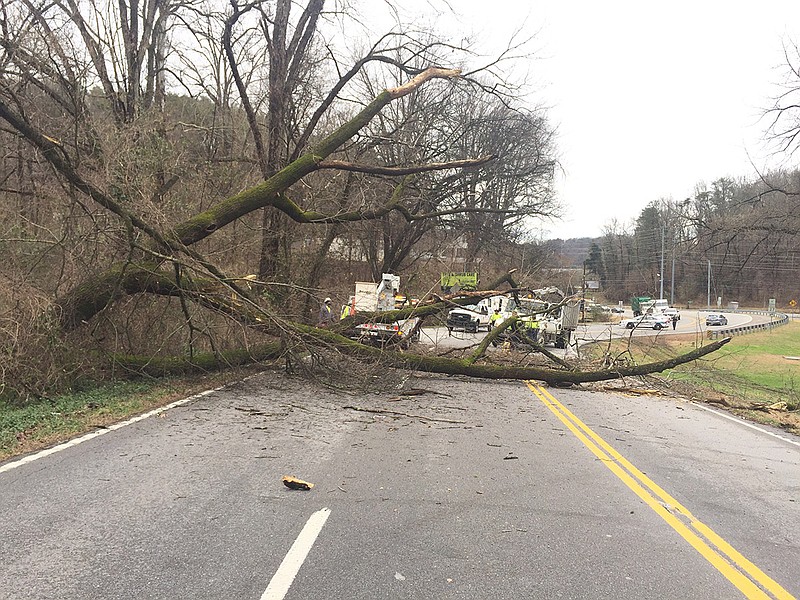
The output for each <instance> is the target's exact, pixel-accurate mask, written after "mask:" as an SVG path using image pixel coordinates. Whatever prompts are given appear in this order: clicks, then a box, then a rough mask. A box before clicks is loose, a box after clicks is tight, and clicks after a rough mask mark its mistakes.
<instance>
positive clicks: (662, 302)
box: [653, 298, 669, 313]
mask: <svg viewBox="0 0 800 600" xmlns="http://www.w3.org/2000/svg"><path fill="white" fill-rule="evenodd" d="M665 308H669V302H668V301H667V300H666V299H665V298H660V299H658V300H656V301H655V303H654V304H653V312H654V313H663V312H664V309H665Z"/></svg>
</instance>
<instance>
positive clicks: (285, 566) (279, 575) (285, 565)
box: [261, 508, 331, 600]
mask: <svg viewBox="0 0 800 600" xmlns="http://www.w3.org/2000/svg"><path fill="white" fill-rule="evenodd" d="M330 514H331V509H330V508H323V509H320V510H318V511H317V512H315V513H314V514H313V515H311V516H310V517H309V518H308V521H306V524H305V527H303V530H302V531H301V532H300V535H298V536H297V539H296V540H295V541H294V544H292V547H291V548H289V552H288V553H287V554H286V556H285V557H284V558H283V562H281V566H280V567H278V570H277V571H275V575H273V576H272V579H270V581H269V585H268V586H267V589H266V590H264V593H263V594H262V595H261V600H283V598H284V596H286V592H288V591H289V588H290V587H291V585H292V582H293V581H294V578H295V577H296V576H297V572H298V571H299V570H300V567H302V566H303V562H305V560H306V556H308V553H309V552H310V551H311V547H312V546H313V545H314V542H315V541H316V540H317V536H318V535H319V532H320V531H322V527H323V526H324V525H325V521H327V520H328V517H329V516H330Z"/></svg>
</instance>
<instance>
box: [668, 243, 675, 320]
mask: <svg viewBox="0 0 800 600" xmlns="http://www.w3.org/2000/svg"><path fill="white" fill-rule="evenodd" d="M669 305H670V306H675V245H674V244H673V245H672V276H671V277H670V278H669Z"/></svg>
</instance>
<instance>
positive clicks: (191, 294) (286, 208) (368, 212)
mask: <svg viewBox="0 0 800 600" xmlns="http://www.w3.org/2000/svg"><path fill="white" fill-rule="evenodd" d="M459 75H460V72H459V71H457V70H453V69H441V68H429V69H425V70H423V71H421V72H420V73H418V74H417V75H416V76H415V77H413V78H412V79H411V80H409V81H408V82H407V83H406V84H404V85H401V86H399V87H396V88H392V89H386V90H384V91H383V92H382V93H380V94H378V96H377V97H376V98H375V99H374V100H373V101H372V102H371V103H370V104H368V105H367V106H366V107H365V108H364V109H363V110H361V111H360V112H359V113H358V114H356V115H355V116H354V117H352V118H351V119H350V120H348V121H347V122H346V123H344V124H343V125H341V126H340V127H338V128H337V129H335V130H334V131H333V132H332V133H331V134H330V135H328V136H326V137H325V138H324V139H322V140H321V141H319V142H318V143H317V144H316V145H315V146H313V147H312V148H311V149H309V150H308V151H306V152H305V153H303V154H301V155H300V156H298V157H297V158H295V159H294V160H292V161H291V162H290V163H289V164H287V165H286V166H285V167H283V168H282V169H280V170H278V171H277V172H276V173H275V174H274V175H272V176H269V177H267V178H266V179H265V181H263V182H262V183H260V184H258V185H255V186H253V187H251V188H249V189H246V190H244V191H242V192H240V193H237V194H235V195H234V196H231V197H229V198H226V199H224V200H222V201H220V202H217V203H215V204H213V205H212V206H210V207H209V208H207V209H206V210H204V211H203V212H200V213H198V214H196V215H194V216H192V217H190V218H188V219H186V220H185V221H184V222H182V223H179V224H177V225H174V226H172V227H159V226H157V225H155V224H153V223H149V222H148V221H147V220H146V219H145V218H144V217H143V216H142V215H141V214H135V213H134V212H133V211H132V210H130V209H129V207H128V205H127V204H126V203H125V202H123V201H120V200H119V199H118V197H117V196H118V194H115V193H112V192H111V191H105V190H103V189H102V188H101V187H100V186H99V185H96V184H94V183H92V181H90V179H89V178H88V177H85V176H84V175H83V174H82V173H81V171H80V167H79V162H80V161H75V160H72V159H71V158H70V156H69V150H68V148H66V147H65V146H64V145H63V144H62V143H61V142H59V141H58V140H56V139H54V138H53V137H51V136H48V135H46V134H44V133H43V132H41V131H38V130H37V129H36V128H35V126H34V125H33V123H32V122H31V121H29V120H27V118H26V117H25V115H24V114H21V113H18V112H16V111H14V109H13V108H12V106H11V105H10V104H8V103H6V102H4V101H3V100H2V99H1V98H0V118H3V119H5V121H6V122H7V123H8V124H9V125H11V127H12V128H13V129H14V130H16V131H17V132H18V133H19V134H20V135H21V136H22V137H24V138H25V139H26V140H27V141H28V142H29V143H30V144H31V145H32V146H33V147H35V148H36V149H38V151H39V152H40V153H41V155H42V156H43V157H44V158H45V159H47V161H48V162H49V163H50V165H51V166H52V167H53V168H54V169H55V170H56V171H57V172H58V173H59V174H60V175H61V176H62V178H63V179H64V180H65V181H66V182H68V183H69V185H71V186H72V188H73V189H74V190H77V191H78V192H80V193H82V194H83V195H84V196H85V197H87V198H89V199H91V200H93V201H94V202H95V203H97V204H98V205H100V206H102V207H103V208H104V209H106V210H107V211H109V212H110V213H113V214H114V215H116V217H118V218H119V219H120V220H121V221H122V222H123V223H124V225H125V228H126V230H127V232H128V242H129V244H130V252H129V254H128V257H127V258H126V260H125V261H123V262H120V263H119V264H116V265H114V266H112V267H111V268H109V269H107V270H106V271H105V272H101V273H93V274H90V275H89V276H88V277H87V278H86V279H85V281H84V282H83V283H81V284H79V285H76V286H74V287H73V288H72V289H71V290H70V291H69V292H68V293H67V294H66V295H65V296H64V297H62V298H61V300H60V302H59V309H60V310H59V313H58V314H59V316H60V324H61V326H62V327H63V329H64V330H74V329H78V328H80V327H83V326H85V325H86V324H88V323H91V322H92V321H93V320H94V319H96V318H97V317H98V315H100V314H102V313H103V312H104V311H107V310H108V308H109V307H111V306H112V305H114V304H115V303H116V302H118V301H119V300H121V299H123V298H125V297H130V296H134V295H149V296H162V297H164V296H170V297H177V298H180V300H181V306H182V307H183V309H184V314H185V316H186V321H187V323H188V324H189V325H191V316H190V315H189V311H188V310H187V309H186V305H185V303H186V302H187V301H189V302H193V303H196V304H198V305H200V306H202V307H204V308H206V309H211V310H213V311H216V313H218V314H222V315H225V316H226V317H227V318H230V319H233V320H235V321H236V322H238V323H240V324H242V325H244V326H245V327H247V328H250V329H253V330H255V331H258V332H259V333H261V334H265V335H266V336H268V337H270V338H272V339H273V342H270V343H267V344H264V345H259V347H258V348H259V349H258V351H257V352H253V351H233V352H230V353H229V354H228V355H225V354H224V353H214V354H213V355H203V356H200V355H197V356H190V357H188V358H186V357H175V358H163V357H161V358H143V357H132V356H127V357H121V356H119V355H116V356H115V357H114V361H115V364H117V365H122V366H124V367H125V368H126V369H129V370H135V371H138V372H144V373H168V372H176V371H180V372H186V371H187V370H192V369H198V370H208V369H215V368H221V367H224V366H227V365H232V364H242V363H243V362H246V361H248V360H260V359H264V358H267V357H270V358H272V357H276V356H278V357H283V358H287V357H289V356H292V355H297V354H298V353H300V354H302V352H303V350H302V348H303V347H306V348H307V347H311V346H314V345H322V346H324V347H325V348H326V349H328V350H330V351H333V352H337V353H340V354H342V355H346V356H350V357H355V358H359V359H365V360H369V361H371V362H373V363H379V364H381V365H384V366H389V367H397V368H402V369H412V370H419V371H426V372H432V373H446V374H457V375H464V376H469V377H479V378H489V379H536V380H541V381H546V382H549V383H583V382H592V381H602V380H607V379H615V378H619V377H627V376H635V375H644V374H648V373H655V372H660V371H663V370H665V369H670V368H673V367H675V366H677V365H680V364H683V363H685V362H689V361H691V360H695V359H697V358H700V357H702V356H705V355H707V354H709V353H710V352H713V351H715V350H716V349H718V348H719V347H721V346H722V345H723V344H725V343H727V341H728V340H727V339H725V340H721V341H719V342H715V343H712V344H709V345H707V346H704V347H702V348H698V349H697V350H695V351H693V352H690V353H688V354H685V355H682V356H679V357H675V358H673V359H670V360H666V361H660V362H656V363H651V364H646V365H639V366H634V367H625V368H619V369H601V370H597V371H579V370H574V369H571V368H568V365H567V364H566V363H564V362H563V361H561V362H559V361H555V362H556V363H557V364H556V367H555V368H543V367H522V366H501V365H491V364H485V363H481V362H479V361H480V359H481V358H482V356H483V354H484V352H485V350H486V345H484V346H483V347H482V348H479V349H478V350H477V351H476V352H475V353H474V354H473V355H472V356H471V357H468V358H465V359H455V358H448V357H443V356H424V355H420V354H413V353H408V352H402V351H397V350H392V349H386V348H383V349H379V348H373V347H370V346H367V345H364V344H362V343H360V342H358V341H355V340H353V339H350V338H349V337H347V336H346V335H344V334H346V333H347V331H348V330H350V329H351V328H352V327H354V326H355V325H357V324H358V323H361V322H366V321H367V320H375V321H382V322H392V321H395V320H398V319H403V318H411V317H419V318H421V319H424V318H426V317H429V316H431V315H434V314H437V313H441V312H443V311H444V310H446V309H447V308H448V307H450V306H452V305H459V304H465V303H468V302H473V301H475V299H479V298H484V297H488V296H491V295H494V294H497V293H498V290H486V291H481V292H473V293H467V294H459V295H457V296H453V297H438V296H436V297H431V298H430V299H429V300H427V301H426V302H423V303H421V304H419V305H417V306H414V307H410V308H407V309H404V310H399V311H390V312H387V313H381V314H362V315H357V316H356V317H353V318H351V319H346V320H344V321H342V322H341V323H339V324H337V325H335V326H334V327H333V328H332V329H330V330H329V329H323V328H318V327H313V326H311V325H307V324H303V323H300V322H297V321H296V320H292V319H290V318H288V317H286V316H285V315H281V314H279V312H278V311H277V310H276V309H275V307H274V305H272V304H271V302H270V301H271V298H270V294H269V293H268V289H269V286H270V285H271V283H272V282H270V281H261V282H256V283H257V284H259V285H260V288H261V289H262V290H267V291H266V292H265V293H263V294H261V295H259V294H256V293H253V292H252V291H250V290H249V289H247V288H246V287H245V286H242V285H240V279H239V278H236V277H232V276H230V275H227V274H226V273H224V270H223V269H222V268H220V267H219V266H218V265H216V264H214V263H212V262H211V261H209V260H208V259H207V258H205V257H204V256H202V255H201V254H200V253H199V252H198V251H196V250H193V249H192V246H193V245H195V244H196V243H198V242H200V241H201V240H203V239H205V238H207V237H208V236H210V235H212V234H214V233H215V232H217V231H219V230H220V229H222V228H224V227H225V226H227V225H230V224H232V223H234V222H236V221H237V220H238V219H240V218H242V217H243V216H245V215H248V214H250V213H252V212H254V211H256V210H261V209H265V208H266V209H270V210H276V211H278V212H280V213H282V214H283V215H284V216H285V217H288V218H289V219H291V220H293V221H295V222H297V223H308V224H337V223H347V222H353V221H368V220H377V219H382V218H384V217H386V216H387V215H389V214H390V213H397V214H400V215H402V217H403V218H404V219H405V220H407V221H409V222H411V221H415V220H421V219H435V218H438V217H441V216H443V215H452V214H454V213H459V212H462V213H469V212H476V211H477V212H493V211H494V212H498V211H497V209H488V208H475V207H469V206H461V207H457V208H454V209H447V210H442V211H429V212H424V211H423V212H413V211H411V210H409V209H408V208H407V207H406V206H405V205H404V204H403V202H402V201H401V200H400V199H399V198H397V197H394V196H393V197H392V198H391V199H390V200H389V201H388V202H386V203H385V204H384V205H383V206H377V207H368V208H360V209H355V210H346V211H345V210H343V211H336V212H331V213H325V212H320V211H316V210H306V209H304V208H303V207H302V206H300V204H299V203H297V202H295V201H294V200H292V199H291V198H290V196H289V190H290V188H291V187H292V186H293V185H294V184H297V183H298V182H300V181H301V180H303V178H304V177H306V176H308V175H310V174H311V173H314V172H318V171H321V170H328V169H339V170H345V171H354V170H357V171H359V172H364V173H369V172H372V173H375V174H380V175H383V176H386V175H402V176H406V175H408V174H409V173H423V172H427V171H430V170H444V169H466V168H471V169H479V168H480V167H481V166H483V165H485V164H487V162H489V161H492V160H494V159H495V157H493V156H488V157H480V158H476V159H464V160H458V161H452V162H446V163H437V164H428V165H418V166H415V167H404V168H394V167H385V166H375V167H369V166H364V165H356V164H350V163H343V162H342V161H334V160H328V157H329V156H330V155H331V154H332V153H334V152H335V151H336V150H338V149H340V148H341V147H342V146H343V145H345V144H346V143H347V142H348V141H350V140H351V139H352V138H353V137H354V136H356V134H357V133H358V132H359V131H360V130H361V129H362V128H363V127H364V126H365V125H366V124H367V123H369V121H370V120H371V119H372V118H373V117H375V116H376V115H377V114H378V113H379V112H380V111H381V109H382V108H384V107H385V106H386V105H388V104H389V103H390V102H392V101H394V100H396V99H398V98H402V97H404V96H407V95H409V94H412V93H413V92H414V91H416V90H417V89H418V88H420V87H421V86H422V85H424V84H426V83H427V82H429V81H431V80H435V79H452V78H457V77H459ZM499 212H507V213H508V212H513V210H511V209H509V210H503V211H499ZM493 283H494V284H496V286H497V287H499V286H500V284H503V283H506V284H509V285H510V286H511V288H512V289H511V292H512V293H513V292H514V290H515V289H516V287H517V286H516V283H515V282H514V281H513V278H512V276H511V274H508V275H507V276H505V277H503V278H501V279H499V280H497V281H496V282H493ZM492 287H495V285H493V286H492ZM506 292H508V290H506ZM489 341H491V340H489ZM488 343H489V342H486V344H488ZM298 348H299V350H298ZM551 358H553V357H552V356H551Z"/></svg>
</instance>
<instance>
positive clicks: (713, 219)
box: [585, 170, 800, 308]
mask: <svg viewBox="0 0 800 600" xmlns="http://www.w3.org/2000/svg"><path fill="white" fill-rule="evenodd" d="M798 197H800V172H798V171H797V170H791V171H787V172H773V173H769V174H765V175H763V176H760V177H758V178H757V179H753V180H748V179H744V178H743V179H738V180H736V179H731V178H721V179H718V180H716V181H714V182H712V183H711V185H703V184H700V185H697V186H696V189H695V193H694V195H693V196H692V197H691V198H686V199H683V200H672V199H661V200H657V201H653V202H651V203H649V204H648V205H647V206H646V207H645V208H644V209H643V210H642V211H641V213H640V214H639V216H638V217H637V219H636V220H635V222H634V223H633V224H632V225H631V226H628V227H625V226H623V225H621V224H619V223H618V222H612V223H611V224H610V225H608V226H606V227H605V229H604V231H603V235H602V236H601V237H600V238H599V239H597V240H595V241H594V243H593V244H592V246H591V248H590V250H589V254H588V257H587V259H586V263H585V264H586V268H587V271H589V273H590V274H592V275H594V276H596V277H598V278H599V279H600V281H601V282H602V285H603V288H604V291H605V294H606V296H607V297H609V298H612V299H620V300H622V299H627V298H629V297H631V296H638V295H650V296H656V295H659V294H661V293H662V290H663V294H664V297H666V298H668V299H671V300H672V299H674V301H675V303H676V304H679V305H687V304H689V303H691V304H692V305H694V306H705V305H706V304H707V303H709V302H710V303H711V305H712V306H716V304H717V301H718V299H720V298H721V299H722V305H723V306H727V303H728V302H729V301H735V302H740V303H742V304H743V305H745V304H746V305H748V306H758V307H762V306H763V307H766V306H767V305H768V301H769V299H771V298H774V299H775V300H776V303H777V305H778V306H780V307H784V308H787V307H789V303H790V302H791V300H793V299H798V300H800V298H799V297H798V296H800V288H798V285H797V282H798V281H800V215H798ZM662 277H663V281H662Z"/></svg>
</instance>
